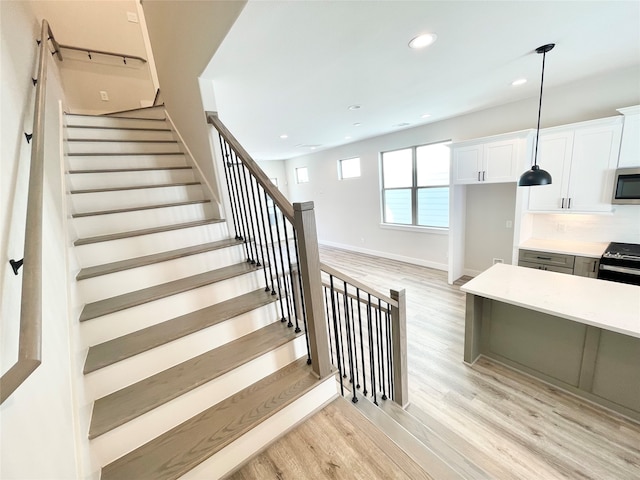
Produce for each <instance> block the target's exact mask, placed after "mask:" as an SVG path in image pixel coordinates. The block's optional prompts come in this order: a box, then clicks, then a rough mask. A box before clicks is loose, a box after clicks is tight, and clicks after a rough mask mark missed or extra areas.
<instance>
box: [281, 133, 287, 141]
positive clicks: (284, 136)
mask: <svg viewBox="0 0 640 480" xmlns="http://www.w3.org/2000/svg"><path fill="white" fill-rule="evenodd" d="M280 138H282V139H283V140H284V139H285V138H289V135H287V134H286V133H283V134H282V135H280Z"/></svg>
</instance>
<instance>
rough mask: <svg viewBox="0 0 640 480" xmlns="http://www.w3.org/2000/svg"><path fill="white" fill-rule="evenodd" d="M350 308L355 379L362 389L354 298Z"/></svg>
mask: <svg viewBox="0 0 640 480" xmlns="http://www.w3.org/2000/svg"><path fill="white" fill-rule="evenodd" d="M356 291H357V289H356ZM349 307H350V309H351V337H352V340H351V341H352V342H353V365H354V367H355V374H354V376H353V378H354V384H355V386H356V388H357V389H360V379H359V378H358V339H357V337H356V316H355V315H354V311H353V297H349Z"/></svg>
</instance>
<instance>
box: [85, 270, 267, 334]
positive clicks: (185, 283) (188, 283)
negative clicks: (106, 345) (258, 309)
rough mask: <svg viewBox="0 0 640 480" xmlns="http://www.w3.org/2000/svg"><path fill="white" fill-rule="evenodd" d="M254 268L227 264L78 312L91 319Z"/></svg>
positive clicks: (87, 307)
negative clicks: (226, 265)
mask: <svg viewBox="0 0 640 480" xmlns="http://www.w3.org/2000/svg"><path fill="white" fill-rule="evenodd" d="M256 270H257V268H256V267H255V265H252V264H250V263H246V262H243V263H237V264H235V265H229V266H228V267H223V268H218V269H216V270H211V271H209V272H204V273H200V274H198V275H193V276H190V277H186V278H180V279H178V280H173V281H171V282H167V283H162V284H160V285H154V286H153V287H147V288H143V289H141V290H136V291H133V292H128V293H124V294H122V295H117V296H115V297H110V298H105V299H104V300H98V301H96V302H92V303H87V304H86V305H85V306H84V308H83V309H82V313H81V314H80V321H81V322H84V321H86V320H91V319H93V318H97V317H101V316H103V315H107V314H109V313H113V312H118V311H120V310H124V309H126V308H131V307H135V306H137V305H142V304H144V303H148V302H152V301H154V300H159V299H161V298H165V297H168V296H171V295H175V294H178V293H182V292H186V291H188V290H193V289H195V288H199V287H203V286H205V285H209V284H211V283H215V282H219V281H221V280H226V279H228V278H232V277H236V276H238V275H243V274H245V273H251V272H255V271H256Z"/></svg>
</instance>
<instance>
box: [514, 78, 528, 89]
mask: <svg viewBox="0 0 640 480" xmlns="http://www.w3.org/2000/svg"><path fill="white" fill-rule="evenodd" d="M525 83H527V79H526V78H519V79H517V80H514V81H513V82H511V85H513V86H514V87H517V86H520V85H524V84H525Z"/></svg>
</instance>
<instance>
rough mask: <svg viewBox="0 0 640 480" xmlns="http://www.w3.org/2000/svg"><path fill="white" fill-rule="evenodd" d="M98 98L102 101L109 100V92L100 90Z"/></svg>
mask: <svg viewBox="0 0 640 480" xmlns="http://www.w3.org/2000/svg"><path fill="white" fill-rule="evenodd" d="M100 98H101V99H102V101H103V102H108V101H109V94H108V93H107V92H105V91H104V90H100Z"/></svg>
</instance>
